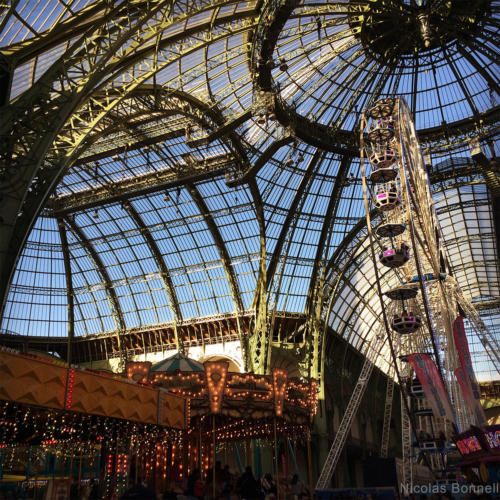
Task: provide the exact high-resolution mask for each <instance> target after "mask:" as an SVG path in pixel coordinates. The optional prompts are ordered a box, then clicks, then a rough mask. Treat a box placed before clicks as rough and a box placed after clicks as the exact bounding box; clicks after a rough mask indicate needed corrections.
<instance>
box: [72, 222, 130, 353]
mask: <svg viewBox="0 0 500 500" xmlns="http://www.w3.org/2000/svg"><path fill="white" fill-rule="evenodd" d="M64 224H65V225H67V226H68V227H69V229H70V230H71V232H72V233H73V234H74V235H75V236H76V237H77V238H78V239H79V240H80V242H81V244H82V246H83V248H84V249H85V251H86V252H87V253H88V255H89V257H90V259H91V260H92V262H93V263H94V266H95V269H96V271H97V272H98V273H99V275H100V276H101V278H102V280H103V286H104V289H105V291H106V295H107V297H108V300H109V305H110V309H111V313H112V315H113V319H114V320H115V326H116V332H117V333H116V339H117V343H118V351H119V353H120V359H121V360H122V362H124V361H125V360H126V358H124V357H123V351H122V346H121V332H122V331H124V330H125V329H126V328H127V326H126V324H125V319H124V317H123V312H122V309H121V306H120V302H119V301H118V297H117V295H116V291H115V288H114V286H113V283H112V282H111V279H110V277H109V274H108V271H107V269H106V266H105V265H104V263H103V262H102V260H101V257H100V256H99V254H98V253H97V251H96V250H95V248H94V247H93V246H92V245H91V244H90V242H89V241H88V239H87V237H86V236H85V234H84V233H83V231H82V230H81V229H80V228H79V227H78V226H77V225H76V224H75V222H74V221H73V220H72V219H71V217H66V218H65V219H64ZM73 317H74V315H73Z"/></svg>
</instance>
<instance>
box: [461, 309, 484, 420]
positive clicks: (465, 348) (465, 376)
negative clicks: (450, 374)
mask: <svg viewBox="0 0 500 500" xmlns="http://www.w3.org/2000/svg"><path fill="white" fill-rule="evenodd" d="M453 339H454V340H455V347H456V348H457V353H458V358H459V359H460V366H461V372H459V373H458V374H457V370H455V376H456V377H457V381H458V383H459V384H460V387H461V389H462V393H463V395H464V399H465V401H466V403H467V404H468V405H469V406H470V407H471V408H472V411H473V413H474V416H475V418H476V425H481V424H484V423H485V422H486V417H485V415H484V411H483V407H482V406H481V402H480V399H481V392H480V390H479V385H478V383H477V380H476V376H475V375H474V369H473V367H472V359H471V357H470V351H469V343H468V342H467V335H466V334H465V328H464V318H462V316H458V317H457V319H456V320H455V321H454V322H453ZM465 386H467V387H465ZM464 387H465V389H464Z"/></svg>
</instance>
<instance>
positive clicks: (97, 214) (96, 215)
mask: <svg viewBox="0 0 500 500" xmlns="http://www.w3.org/2000/svg"><path fill="white" fill-rule="evenodd" d="M92 217H93V218H94V219H98V218H99V212H98V211H97V210H96V211H95V212H94V213H93V214H92Z"/></svg>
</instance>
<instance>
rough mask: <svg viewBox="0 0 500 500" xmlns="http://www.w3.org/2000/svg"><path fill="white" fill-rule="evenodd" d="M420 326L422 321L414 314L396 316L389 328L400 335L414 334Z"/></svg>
mask: <svg viewBox="0 0 500 500" xmlns="http://www.w3.org/2000/svg"><path fill="white" fill-rule="evenodd" d="M421 326H422V319H421V318H420V317H419V316H416V315H415V314H406V313H405V312H403V313H402V314H401V315H398V314H396V315H395V316H394V318H393V319H392V321H391V328H392V329H393V330H394V331H395V332H397V333H399V334H400V335H407V334H409V333H414V332H416V331H417V330H418V329H419V328H420V327H421Z"/></svg>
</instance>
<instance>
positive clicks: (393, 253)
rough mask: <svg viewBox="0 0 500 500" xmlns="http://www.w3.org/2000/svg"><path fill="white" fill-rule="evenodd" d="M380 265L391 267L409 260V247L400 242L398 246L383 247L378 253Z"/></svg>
mask: <svg viewBox="0 0 500 500" xmlns="http://www.w3.org/2000/svg"><path fill="white" fill-rule="evenodd" d="M379 260H380V262H381V263H382V265H384V266H386V267H390V268H392V269H394V268H396V267H401V266H402V265H404V264H405V263H406V262H408V261H409V260H410V249H409V247H408V245H406V243H402V244H401V246H400V247H399V248H384V250H383V251H382V252H380V254H379Z"/></svg>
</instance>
